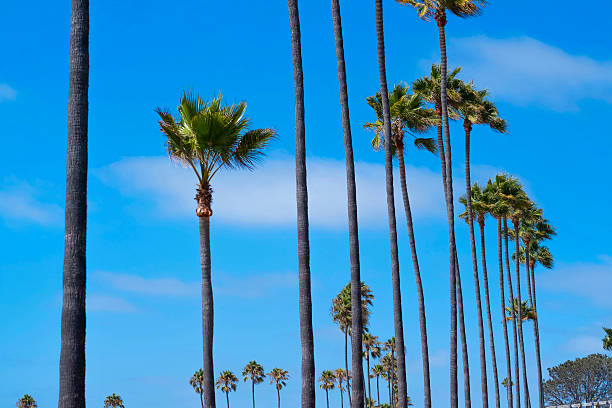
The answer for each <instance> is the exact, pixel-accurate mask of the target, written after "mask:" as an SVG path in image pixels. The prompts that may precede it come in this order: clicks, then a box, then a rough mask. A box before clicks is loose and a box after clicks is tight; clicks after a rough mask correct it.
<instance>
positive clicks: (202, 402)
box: [200, 393, 204, 408]
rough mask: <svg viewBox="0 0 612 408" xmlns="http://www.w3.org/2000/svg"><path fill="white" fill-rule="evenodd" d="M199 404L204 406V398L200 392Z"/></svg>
mask: <svg viewBox="0 0 612 408" xmlns="http://www.w3.org/2000/svg"><path fill="white" fill-rule="evenodd" d="M200 404H201V405H202V408H204V400H203V399H202V393H200Z"/></svg>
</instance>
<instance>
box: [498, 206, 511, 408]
mask: <svg viewBox="0 0 612 408" xmlns="http://www.w3.org/2000/svg"><path fill="white" fill-rule="evenodd" d="M497 256H498V261H499V265H498V266H499V298H500V299H501V316H502V327H503V329H504V344H505V346H506V369H507V374H506V375H507V377H506V378H507V379H508V382H509V383H508V387H507V388H506V393H507V398H508V408H512V406H513V405H512V403H513V400H512V386H511V385H510V382H512V361H511V358H510V341H509V340H508V322H507V321H506V295H505V293H504V263H503V253H502V220H501V217H500V218H498V219H497ZM511 296H512V295H511Z"/></svg>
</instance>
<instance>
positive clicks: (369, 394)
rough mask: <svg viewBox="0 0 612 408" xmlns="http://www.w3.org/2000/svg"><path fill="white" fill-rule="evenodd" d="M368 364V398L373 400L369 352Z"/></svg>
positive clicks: (368, 356)
mask: <svg viewBox="0 0 612 408" xmlns="http://www.w3.org/2000/svg"><path fill="white" fill-rule="evenodd" d="M366 363H367V365H368V398H369V399H372V391H371V388H370V382H371V381H370V352H369V351H368V355H367V357H366Z"/></svg>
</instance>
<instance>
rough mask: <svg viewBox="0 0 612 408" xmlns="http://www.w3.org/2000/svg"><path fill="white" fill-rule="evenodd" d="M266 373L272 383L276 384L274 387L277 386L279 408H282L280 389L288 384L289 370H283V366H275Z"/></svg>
mask: <svg viewBox="0 0 612 408" xmlns="http://www.w3.org/2000/svg"><path fill="white" fill-rule="evenodd" d="M266 375H267V376H268V377H270V384H272V385H274V388H276V395H277V397H278V408H280V406H281V402H280V390H281V389H283V387H284V386H285V385H287V380H289V371H287V370H283V369H282V368H273V369H272V371H270V372H269V373H268V374H266Z"/></svg>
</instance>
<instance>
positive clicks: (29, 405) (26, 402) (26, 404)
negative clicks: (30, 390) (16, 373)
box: [16, 394, 38, 408]
mask: <svg viewBox="0 0 612 408" xmlns="http://www.w3.org/2000/svg"><path fill="white" fill-rule="evenodd" d="M16 405H17V408H37V407H38V404H37V403H36V401H35V400H34V398H32V396H31V395H30V394H25V395H24V396H23V397H21V398H19V399H18V400H17V404H16Z"/></svg>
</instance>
